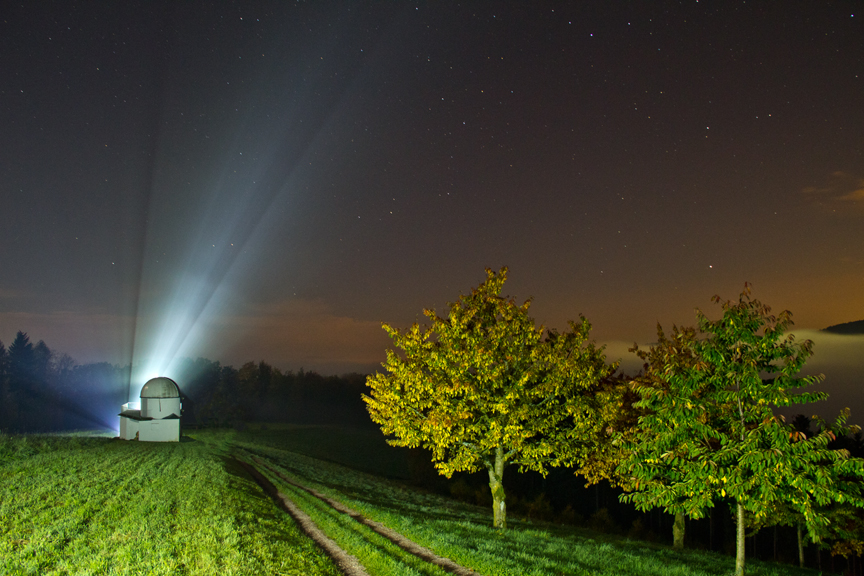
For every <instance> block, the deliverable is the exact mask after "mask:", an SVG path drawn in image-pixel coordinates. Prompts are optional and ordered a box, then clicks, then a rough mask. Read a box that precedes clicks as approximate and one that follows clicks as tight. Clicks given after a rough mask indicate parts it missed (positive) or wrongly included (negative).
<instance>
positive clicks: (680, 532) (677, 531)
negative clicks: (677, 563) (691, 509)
mask: <svg viewBox="0 0 864 576" xmlns="http://www.w3.org/2000/svg"><path fill="white" fill-rule="evenodd" d="M685 529H686V525H685V524H684V513H683V512H676V513H675V523H674V524H672V546H673V547H674V548H684V531H685Z"/></svg>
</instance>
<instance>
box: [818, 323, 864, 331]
mask: <svg viewBox="0 0 864 576" xmlns="http://www.w3.org/2000/svg"><path fill="white" fill-rule="evenodd" d="M822 332H830V333H832V334H844V335H864V320H855V321H854V322H844V323H843V324H834V325H833V326H828V327H827V328H823V329H822Z"/></svg>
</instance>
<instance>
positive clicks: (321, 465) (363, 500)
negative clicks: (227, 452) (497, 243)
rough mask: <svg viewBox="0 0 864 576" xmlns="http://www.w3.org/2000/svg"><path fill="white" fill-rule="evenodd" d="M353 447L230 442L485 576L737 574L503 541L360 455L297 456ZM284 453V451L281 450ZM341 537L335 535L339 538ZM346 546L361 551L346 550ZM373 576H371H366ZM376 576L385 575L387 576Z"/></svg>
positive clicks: (617, 553) (554, 534)
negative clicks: (374, 469) (374, 470)
mask: <svg viewBox="0 0 864 576" xmlns="http://www.w3.org/2000/svg"><path fill="white" fill-rule="evenodd" d="M298 437H302V438H303V441H302V442H299V441H298ZM351 437H352V433H351V432H350V431H346V430H330V429H326V428H320V429H317V430H316V431H315V433H314V434H313V433H312V432H311V430H310V429H309V428H305V429H302V431H301V430H300V429H292V428H286V429H283V430H281V431H279V432H278V433H276V432H274V431H273V430H269V431H266V432H263V433H261V432H256V431H250V432H247V433H244V434H238V435H237V436H236V437H235V439H234V442H235V443H236V444H237V445H238V446H242V447H243V448H244V450H245V451H248V453H249V454H257V455H259V456H263V457H265V458H267V459H268V460H269V461H270V462H274V463H276V464H277V465H278V468H280V469H281V470H282V471H284V472H285V473H286V474H287V475H288V476H290V477H293V478H295V479H296V480H299V481H300V482H302V483H304V484H306V485H307V486H309V487H312V488H315V489H317V490H319V491H321V492H324V493H326V494H328V495H329V496H331V497H333V498H335V499H337V500H340V501H342V502H344V503H346V504H347V505H349V506H351V507H352V508H354V509H355V510H358V511H360V512H362V513H363V514H364V515H366V516H367V517H369V518H372V519H373V520H377V521H380V522H383V523H384V524H386V525H387V526H389V527H391V528H393V529H395V530H397V531H399V532H401V533H403V534H404V535H406V536H407V537H408V538H411V539H412V540H414V541H416V542H418V543H420V544H422V545H424V546H427V547H429V548H431V549H433V550H434V551H436V552H437V553H438V554H440V555H442V556H447V557H449V558H452V559H453V560H455V561H457V562H459V563H460V564H462V565H464V566H468V567H470V568H473V569H475V570H477V571H478V572H480V573H482V574H485V575H486V576H495V575H537V576H540V575H548V574H574V575H576V574H578V575H589V574H590V575H598V576H599V575H610V576H612V575H615V576H622V575H634V576H635V575H639V576H642V575H656V576H673V575H674V576H696V575H700V576H701V575H706V576H707V575H718V576H719V575H724V574H730V573H731V572H732V571H733V567H734V559H733V558H731V557H729V556H723V555H720V554H716V553H709V552H700V551H693V550H684V551H674V550H672V549H671V548H669V547H666V546H659V545H652V544H647V543H644V542H639V541H630V540H627V539H623V538H617V537H612V536H605V535H601V534H596V533H592V532H590V531H587V530H584V529H578V528H572V527H564V526H557V525H553V524H544V523H531V522H527V521H522V520H517V519H511V521H510V522H509V524H510V529H508V530H507V531H506V532H504V533H499V532H498V531H495V530H493V529H491V527H490V515H491V511H490V510H486V509H485V508H479V507H476V506H471V505H468V504H463V503H461V502H456V501H454V500H451V499H449V498H444V497H441V496H438V495H434V494H429V493H423V492H420V491H417V490H413V489H410V488H406V487H405V486H403V485H401V484H399V483H398V482H394V481H390V480H385V479H383V478H381V477H380V476H377V475H370V474H365V473H361V472H358V471H357V470H356V469H353V468H358V467H362V468H365V469H369V465H368V462H369V460H368V459H367V458H366V457H365V456H364V453H363V451H362V450H359V449H356V447H355V449H353V450H342V452H341V453H342V455H343V458H331V459H332V460H339V459H341V460H343V461H345V462H346V463H347V464H349V465H351V466H352V468H347V467H344V466H341V465H339V464H335V463H330V462H322V461H320V460H318V459H313V458H309V457H307V456H303V455H301V454H298V453H297V451H300V450H302V451H304V452H308V453H312V454H314V455H316V456H319V455H320V453H321V452H322V451H321V450H320V448H319V447H318V446H316V444H322V445H327V444H332V443H333V442H334V438H337V439H342V440H344V441H345V442H347V443H348V444H349V445H350V444H352V443H355V442H356V440H357V439H356V438H355V439H354V440H352V439H351ZM280 439H281V440H280ZM280 442H281V444H282V446H281V447H280V446H279V445H280ZM286 447H287V448H288V449H287V450H286V449H282V448H286ZM377 452H379V451H376V453H377ZM333 454H335V452H330V453H329V455H331V456H333ZM383 458H384V455H383V452H381V453H377V456H375V459H377V460H381V459H383ZM389 469H398V466H397V465H390V467H389ZM270 478H271V480H272V481H273V482H274V483H275V484H276V485H277V486H278V487H279V489H280V490H282V491H283V492H285V493H286V494H289V495H290V496H291V497H292V498H297V499H298V503H300V504H301V505H302V506H303V507H304V508H314V509H315V510H316V513H317V514H318V519H317V521H318V522H319V523H321V524H322V527H325V528H327V527H328V526H329V525H331V524H334V523H335V521H334V520H330V519H328V517H327V514H330V513H327V512H326V511H324V510H322V509H321V506H320V505H318V504H314V503H311V502H310V500H311V499H310V498H309V497H308V496H306V495H305V494H303V493H301V492H300V491H298V490H296V489H293V488H291V487H290V486H288V485H287V484H286V483H284V482H280V481H279V480H278V478H274V477H273V476H272V475H271V476H270ZM330 515H331V516H332V514H330ZM355 524H356V523H355ZM351 529H352V530H354V531H356V532H357V533H358V534H359V536H356V537H354V538H353V539H354V540H356V541H358V542H360V544H353V543H352V541H351V540H352V538H350V537H346V538H345V539H344V540H343V541H342V542H341V543H342V544H343V546H344V547H346V548H347V549H348V550H349V552H351V553H354V554H356V555H358V556H359V555H360V553H358V552H357V550H361V548H362V546H361V545H362V544H363V541H364V539H367V536H366V535H365V533H364V532H363V531H362V530H360V529H358V528H356V527H354V528H351ZM339 530H344V529H342V528H339V529H337V532H338V531H339ZM334 537H335V536H334ZM367 541H368V539H367ZM352 546H356V547H357V548H356V549H352ZM361 553H363V552H362V550H361ZM370 573H375V572H373V571H372V570H370ZM377 573H378V574H382V575H383V574H390V573H391V572H387V571H380V572H377ZM393 573H395V572H393ZM406 573H408V572H406ZM748 574H750V575H764V576H767V575H776V576H780V575H790V576H792V575H802V576H803V575H814V574H816V572H814V571H812V570H799V569H797V568H794V567H791V566H787V565H777V564H771V563H762V562H748Z"/></svg>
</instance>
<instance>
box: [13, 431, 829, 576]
mask: <svg viewBox="0 0 864 576" xmlns="http://www.w3.org/2000/svg"><path fill="white" fill-rule="evenodd" d="M372 434H373V432H371V431H362V430H356V431H355V430H348V429H339V428H329V427H313V426H305V427H300V426H281V427H279V428H278V429H274V428H273V427H269V428H268V429H265V430H262V429H254V430H247V431H244V432H236V431H229V430H197V431H190V432H189V434H188V437H187V438H185V441H184V442H180V443H175V444H148V443H139V442H125V441H120V440H115V439H109V438H88V437H59V436H5V435H0V574H3V575H7V574H8V575H11V574H15V575H18V574H94V575H95V574H217V573H218V574H274V575H275V574H309V575H313V576H314V575H318V574H322V575H323V574H328V575H329V574H339V573H340V572H339V570H338V568H337V567H336V566H335V564H334V563H333V562H332V561H331V560H330V559H329V558H328V557H327V556H326V555H325V554H324V553H323V552H322V551H321V550H320V549H319V548H318V546H317V545H316V544H314V543H313V542H312V540H310V539H309V538H308V537H307V536H306V535H305V534H303V533H302V532H301V531H300V529H299V528H298V526H297V525H296V524H295V522H294V521H293V520H292V519H291V517H290V516H289V515H288V514H287V513H286V512H285V511H284V510H283V509H282V508H280V507H279V506H278V505H277V503H276V502H274V500H273V499H272V498H271V496H270V495H268V494H267V493H266V492H265V491H264V489H262V487H261V485H260V484H259V483H257V482H256V481H255V480H254V479H253V478H252V477H251V476H250V474H249V473H248V471H247V470H246V469H245V468H244V467H243V464H242V463H248V464H250V465H252V466H255V468H257V470H258V471H259V472H260V473H261V474H262V475H263V476H265V477H266V480H267V481H269V483H270V484H272V486H274V487H275V488H276V489H278V491H279V492H281V493H282V494H284V495H285V496H287V497H288V498H290V499H291V500H292V501H293V502H294V503H295V504H296V505H297V506H299V507H300V508H301V509H302V510H303V511H304V512H305V513H306V514H308V515H309V517H311V518H312V520H313V521H314V522H315V523H316V524H317V525H318V526H319V527H320V528H321V529H322V530H323V531H324V532H325V533H326V534H327V536H329V537H330V538H331V539H332V540H334V541H335V542H336V543H337V544H338V545H339V546H340V547H342V548H343V549H344V550H345V551H347V552H348V553H349V554H352V555H354V556H355V557H357V558H358V559H359V560H360V562H361V563H362V564H363V566H364V567H365V569H366V571H367V572H368V573H369V574H372V575H382V576H384V575H387V576H390V575H394V576H399V575H430V576H431V575H435V574H446V573H447V572H445V571H444V570H443V569H442V568H440V567H438V566H435V565H433V564H430V563H428V562H426V561H424V560H421V559H419V558H417V557H416V556H414V555H412V554H410V553H408V552H406V551H405V550H403V549H402V548H399V547H397V546H396V545H395V544H393V543H392V542H391V541H390V540H388V539H387V538H384V537H383V536H381V535H380V534H379V533H377V532H375V531H373V530H372V529H371V528H370V527H369V526H367V525H366V524H364V523H362V522H359V521H358V520H357V519H355V518H352V517H351V516H348V515H346V514H343V513H340V512H338V511H337V510H335V509H334V508H333V507H332V506H330V505H328V504H327V503H326V502H323V501H322V500H321V499H319V498H317V497H315V496H313V495H312V494H310V493H309V492H308V491H306V490H304V489H302V488H299V487H298V485H302V486H304V487H306V488H310V489H313V490H315V491H317V492H319V493H321V494H323V495H326V496H327V497H329V498H331V499H333V500H335V501H338V502H339V503H341V504H344V505H345V506H348V507H350V508H351V509H353V510H355V511H357V512H359V513H360V514H361V515H362V518H364V519H369V520H371V521H377V522H380V523H382V524H383V525H385V526H386V527H388V528H390V529H392V530H395V531H396V532H398V533H400V534H402V535H404V536H405V537H407V538H408V539H410V540H412V541H414V542H416V543H418V544H420V545H421V546H425V547H426V548H429V549H431V550H432V551H434V552H435V553H436V554H438V555H440V556H444V557H447V558H450V559H452V560H453V561H455V562H457V563H459V564H461V565H462V566H465V567H467V568H470V569H473V570H475V571H476V572H477V573H479V574H484V575H487V576H495V575H501V576H504V575H538V576H539V575H559V574H560V575H564V574H567V575H570V574H572V575H585V576H588V575H592V576H594V575H596V576H605V575H609V576H613V575H615V576H627V575H633V576H635V575H640V576H641V575H656V576H697V575H698V576H708V575H712V576H713V575H717V576H720V575H725V574H730V573H731V572H732V569H733V566H734V561H733V558H731V557H729V556H724V555H721V554H717V553H710V552H702V551H696V550H683V551H676V550H673V549H672V548H671V547H668V546H664V545H659V544H651V543H646V542H642V541H636V540H628V539H626V538H623V537H618V536H612V535H605V534H600V533H596V532H591V531H590V530H587V529H585V528H579V527H573V526H564V525H558V524H552V523H544V522H532V521H529V520H527V519H523V518H518V517H512V516H511V518H510V519H509V522H508V523H509V526H508V530H507V531H505V532H499V531H496V530H493V529H492V528H491V526H490V511H489V510H488V509H486V508H485V507H480V506H475V505H472V504H468V503H465V502H461V501H457V500H454V499H452V498H448V497H446V496H443V495H440V494H435V493H431V492H427V491H423V490H419V489H417V488H413V487H410V486H408V485H407V484H405V483H403V482H401V481H399V480H394V479H393V478H397V479H398V478H401V477H404V476H405V475H406V474H407V470H406V466H407V464H406V461H405V457H404V456H405V454H404V453H400V452H399V451H395V450H390V449H389V448H387V447H386V446H384V445H383V443H382V442H380V435H379V436H378V439H379V441H378V442H373V441H372V440H373V439H374V437H373V436H372ZM388 477H389V478H388ZM747 573H748V574H750V575H757V576H759V575H762V576H769V575H772V576H773V575H776V576H780V575H791V576H804V575H815V574H818V572H816V571H813V570H801V569H798V568H794V567H791V566H788V565H780V564H773V563H763V562H757V561H753V562H748V571H747Z"/></svg>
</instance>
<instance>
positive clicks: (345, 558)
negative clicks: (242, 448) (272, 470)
mask: <svg viewBox="0 0 864 576" xmlns="http://www.w3.org/2000/svg"><path fill="white" fill-rule="evenodd" d="M238 462H239V463H240V465H241V466H243V468H245V469H246V471H247V472H249V474H250V475H251V476H252V478H254V479H255V481H256V482H258V484H259V485H260V486H261V487H262V488H263V489H264V491H265V492H266V493H267V494H269V495H270V497H271V498H273V499H274V500H277V502H279V504H281V506H282V508H283V510H285V511H286V512H288V514H290V515H291V517H292V518H293V519H294V521H295V522H297V525H298V526H300V528H301V529H302V530H303V531H304V532H305V533H306V534H307V535H308V536H309V537H310V538H312V540H314V541H315V543H316V544H318V545H319V546H321V548H323V549H324V551H325V552H326V553H327V555H328V556H330V557H331V558H332V559H333V561H334V562H335V563H336V566H338V567H339V569H340V570H341V571H342V573H343V574H345V576H369V573H368V572H366V569H365V568H363V565H362V564H360V561H359V560H357V558H356V557H355V556H352V555H351V554H348V553H347V552H345V550H343V549H342V548H340V547H339V545H338V544H336V542H334V541H333V540H331V539H330V538H329V537H328V536H327V535H326V534H324V532H322V531H321V529H320V528H318V525H317V524H315V522H313V521H312V519H311V518H310V517H309V515H308V514H306V513H305V512H303V510H301V509H300V508H299V507H297V505H296V504H294V502H292V501H291V499H290V498H288V497H287V496H285V495H284V494H282V493H281V492H279V490H277V489H276V486H274V485H273V484H272V483H271V482H270V481H269V480H267V478H265V477H264V475H263V474H261V473H260V472H259V471H258V470H257V469H256V468H255V467H254V466H252V465H251V464H247V463H246V462H243V461H242V460H238Z"/></svg>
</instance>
